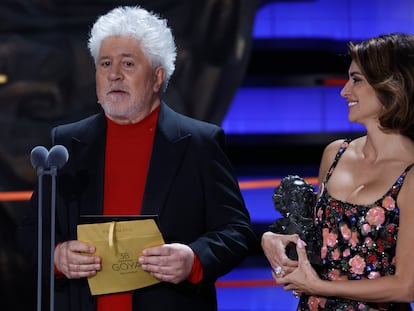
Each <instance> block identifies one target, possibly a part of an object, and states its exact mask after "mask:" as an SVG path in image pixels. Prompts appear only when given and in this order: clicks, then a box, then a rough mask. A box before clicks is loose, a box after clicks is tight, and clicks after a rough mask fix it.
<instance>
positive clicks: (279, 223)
mask: <svg viewBox="0 0 414 311" xmlns="http://www.w3.org/2000/svg"><path fill="white" fill-rule="evenodd" d="M272 199H273V204H274V207H275V208H276V210H277V211H278V212H279V213H280V214H281V216H282V217H281V218H278V219H276V220H275V221H274V223H273V224H272V225H271V229H272V230H273V231H274V232H276V233H280V234H295V233H296V234H298V235H299V236H300V238H301V239H302V240H303V241H305V242H306V244H307V246H306V250H307V253H308V257H309V261H310V262H311V263H313V264H319V263H320V245H321V243H322V240H321V238H322V237H321V234H320V231H319V230H316V229H315V226H314V217H315V215H314V212H315V204H316V193H315V190H314V188H313V186H312V185H311V184H309V183H307V182H306V181H305V180H304V179H303V178H301V177H299V176H297V175H288V176H286V177H284V178H283V179H282V180H281V182H280V185H279V186H278V187H276V188H275V191H274V193H273V195H272ZM286 253H287V255H288V257H289V258H291V259H294V260H297V253H296V245H295V244H293V243H290V244H289V245H288V247H287V248H286Z"/></svg>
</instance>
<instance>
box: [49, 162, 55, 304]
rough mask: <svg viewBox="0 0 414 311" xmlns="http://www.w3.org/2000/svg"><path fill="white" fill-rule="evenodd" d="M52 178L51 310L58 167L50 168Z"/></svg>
mask: <svg viewBox="0 0 414 311" xmlns="http://www.w3.org/2000/svg"><path fill="white" fill-rule="evenodd" d="M47 174H49V175H50V176H51V178H52V189H51V208H50V300H49V302H50V311H53V310H54V309H55V254H54V253H55V241H56V236H55V227H56V175H57V167H56V166H52V167H51V168H50V170H48V172H47Z"/></svg>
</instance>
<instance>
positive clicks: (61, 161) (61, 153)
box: [47, 145, 69, 169]
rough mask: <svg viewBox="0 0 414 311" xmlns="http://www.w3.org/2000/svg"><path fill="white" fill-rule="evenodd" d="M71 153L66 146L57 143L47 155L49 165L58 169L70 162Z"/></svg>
mask: <svg viewBox="0 0 414 311" xmlns="http://www.w3.org/2000/svg"><path fill="white" fill-rule="evenodd" d="M68 159H69V153H68V150H67V149H66V147H65V146H62V145H55V146H53V147H52V149H50V151H49V155H48V157H47V165H48V167H56V168H57V169H59V168H61V167H63V166H64V165H65V164H66V162H68Z"/></svg>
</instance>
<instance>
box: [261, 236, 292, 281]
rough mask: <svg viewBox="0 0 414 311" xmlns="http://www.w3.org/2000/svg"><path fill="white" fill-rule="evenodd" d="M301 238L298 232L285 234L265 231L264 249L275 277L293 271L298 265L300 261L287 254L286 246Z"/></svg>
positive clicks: (263, 237) (263, 238)
mask: <svg viewBox="0 0 414 311" xmlns="http://www.w3.org/2000/svg"><path fill="white" fill-rule="evenodd" d="M298 240H299V236H298V235H297V234H292V235H284V234H276V233H273V232H270V231H268V232H265V233H264V234H263V236H262V249H263V251H264V254H265V256H266V258H267V260H268V261H269V263H270V265H271V266H272V270H273V277H275V278H279V277H282V276H284V275H286V274H289V273H291V272H292V271H293V270H294V269H296V268H297V267H298V262H297V261H295V260H291V259H289V257H288V256H287V255H286V246H287V245H288V244H289V243H291V242H292V243H295V244H296V242H297V241H298Z"/></svg>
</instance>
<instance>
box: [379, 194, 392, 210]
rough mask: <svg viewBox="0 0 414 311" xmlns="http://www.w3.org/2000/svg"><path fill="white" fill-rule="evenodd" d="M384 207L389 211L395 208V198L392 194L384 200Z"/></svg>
mask: <svg viewBox="0 0 414 311" xmlns="http://www.w3.org/2000/svg"><path fill="white" fill-rule="evenodd" d="M382 207H383V208H385V209H386V210H387V211H392V210H393V209H394V208H395V201H394V199H393V198H392V197H390V196H386V197H385V198H384V200H382Z"/></svg>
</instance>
